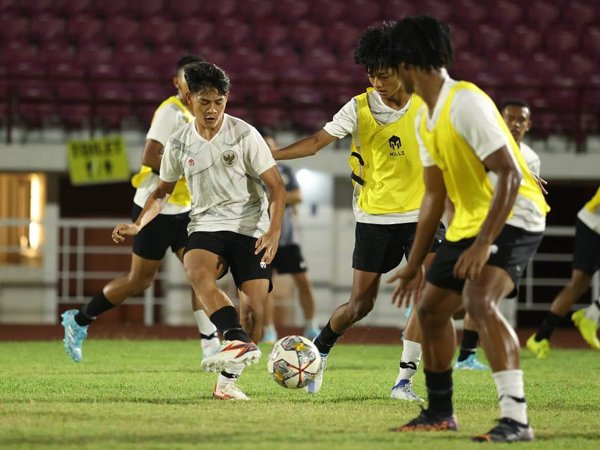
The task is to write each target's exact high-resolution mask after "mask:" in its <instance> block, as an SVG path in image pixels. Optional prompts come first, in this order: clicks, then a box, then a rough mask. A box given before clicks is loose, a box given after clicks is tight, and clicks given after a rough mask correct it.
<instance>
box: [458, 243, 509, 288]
mask: <svg viewBox="0 0 600 450" xmlns="http://www.w3.org/2000/svg"><path fill="white" fill-rule="evenodd" d="M497 251H498V247H497V246H496V245H487V244H479V243H477V241H475V242H474V243H473V244H472V245H471V246H470V247H469V248H467V249H466V250H465V251H464V253H463V254H462V255H460V257H459V258H458V261H456V264H455V265H454V271H453V274H454V278H459V279H461V280H464V279H467V280H474V279H475V278H477V277H478V276H479V275H480V274H481V271H482V270H483V266H484V265H485V263H486V262H487V261H488V259H489V258H490V255H491V254H492V253H496V252H497Z"/></svg>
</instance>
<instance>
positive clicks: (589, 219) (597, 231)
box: [527, 187, 600, 358]
mask: <svg viewBox="0 0 600 450" xmlns="http://www.w3.org/2000/svg"><path fill="white" fill-rule="evenodd" d="M598 269H600V187H599V188H598V191H596V195H594V196H593V197H592V199H591V200H590V201H588V202H587V203H586V204H585V205H584V207H583V208H581V210H580V211H579V213H578V214H577V223H576V224H575V245H574V249H573V270H572V271H571V279H570V280H569V282H568V283H567V285H566V286H565V287H564V288H563V289H562V290H561V291H560V292H559V293H558V295H557V296H556V298H555V299H554V301H553V302H552V305H551V306H550V311H549V312H548V314H547V315H546V317H545V319H544V322H543V323H542V326H541V327H540V329H539V330H538V331H537V333H535V334H534V335H532V336H531V337H530V338H529V339H528V340H527V348H528V349H529V350H530V351H532V352H533V353H534V354H535V355H536V356H537V357H538V358H545V357H546V356H548V353H549V352H550V336H551V334H552V332H553V331H554V328H555V327H556V326H557V325H558V324H559V323H560V322H562V320H563V319H564V317H565V316H566V315H567V314H568V313H569V311H570V310H571V307H572V306H573V304H574V303H575V302H576V301H577V299H578V298H579V297H581V296H582V295H583V294H584V293H585V292H586V291H587V290H588V289H589V287H590V283H591V281H592V276H593V275H594V273H596V272H597V271H598ZM571 320H572V321H573V323H574V324H575V326H576V327H577V328H578V329H579V332H580V333H581V336H583V339H585V341H586V342H587V343H588V344H589V345H590V347H592V348H593V349H595V350H600V341H599V340H598V335H597V329H598V326H599V324H600V299H596V300H595V301H593V302H592V304H591V305H590V306H588V307H587V308H584V309H580V310H579V311H576V312H574V313H573V315H572V316H571Z"/></svg>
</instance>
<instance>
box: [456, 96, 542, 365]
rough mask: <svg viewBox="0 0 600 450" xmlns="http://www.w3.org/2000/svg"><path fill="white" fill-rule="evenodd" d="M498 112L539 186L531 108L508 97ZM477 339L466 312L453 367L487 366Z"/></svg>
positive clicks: (538, 165)
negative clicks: (530, 136)
mask: <svg viewBox="0 0 600 450" xmlns="http://www.w3.org/2000/svg"><path fill="white" fill-rule="evenodd" d="M500 114H502V118H503V119H504V122H506V125H507V126H508V129H509V131H510V134H512V136H513V138H515V142H516V143H517V145H518V146H519V149H520V150H521V154H522V155H523V159H524V160H525V164H527V167H528V168H529V170H530V171H531V173H532V174H533V175H535V177H536V179H537V181H538V183H540V187H542V188H543V185H544V184H545V183H546V182H545V181H544V180H542V179H541V178H540V166H541V164H540V157H539V156H538V155H537V153H536V152H534V151H533V149H532V148H531V147H530V146H529V145H527V144H526V143H525V142H523V137H525V134H527V132H528V131H529V129H530V128H531V108H530V107H529V105H528V104H527V103H526V102H525V101H524V100H521V99H517V98H515V99H510V100H506V101H505V102H504V103H502V104H501V106H500ZM478 340H479V334H478V333H477V330H476V327H475V323H474V322H473V320H472V319H471V318H470V317H469V315H468V314H467V315H466V316H465V320H464V330H463V337H462V341H461V344H460V353H459V355H458V359H457V361H456V363H455V364H454V368H455V369H462V370H487V369H488V367H487V366H486V365H485V364H483V363H481V362H479V361H478V360H477V357H476V350H477V341H478Z"/></svg>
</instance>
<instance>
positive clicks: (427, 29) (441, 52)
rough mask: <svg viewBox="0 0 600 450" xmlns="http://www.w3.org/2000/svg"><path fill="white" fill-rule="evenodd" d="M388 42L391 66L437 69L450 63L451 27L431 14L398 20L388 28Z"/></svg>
mask: <svg viewBox="0 0 600 450" xmlns="http://www.w3.org/2000/svg"><path fill="white" fill-rule="evenodd" d="M390 44H391V45H390V58H391V60H392V62H393V65H394V66H397V65H399V64H408V65H411V66H415V67H419V68H421V69H440V68H442V67H447V68H449V67H450V66H451V65H452V40H451V38H450V29H449V28H448V25H446V24H445V23H443V22H440V21H438V20H437V19H434V18H433V17H431V16H411V17H405V18H404V19H402V20H400V21H398V22H397V23H396V25H395V26H394V27H393V29H392V30H391V38H390Z"/></svg>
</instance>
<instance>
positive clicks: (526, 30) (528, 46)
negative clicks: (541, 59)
mask: <svg viewBox="0 0 600 450" xmlns="http://www.w3.org/2000/svg"><path fill="white" fill-rule="evenodd" d="M508 35H509V46H510V49H511V51H512V52H515V53H517V54H519V55H522V56H524V57H527V56H528V55H531V54H532V53H534V52H536V51H538V50H540V48H541V46H542V35H541V34H540V33H539V32H537V31H536V30H534V29H533V28H532V27H530V26H527V25H517V26H516V27H514V28H512V29H511V30H510V31H509V32H508Z"/></svg>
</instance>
